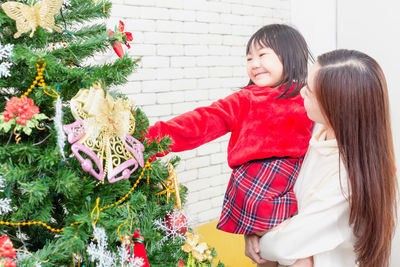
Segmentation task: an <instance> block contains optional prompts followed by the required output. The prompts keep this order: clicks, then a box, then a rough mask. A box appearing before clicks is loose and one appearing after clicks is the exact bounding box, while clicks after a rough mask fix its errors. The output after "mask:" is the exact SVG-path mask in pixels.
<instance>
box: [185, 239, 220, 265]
mask: <svg viewBox="0 0 400 267" xmlns="http://www.w3.org/2000/svg"><path fill="white" fill-rule="evenodd" d="M199 239H200V237H199V235H197V234H193V233H189V232H187V233H186V243H185V244H184V245H183V246H182V247H181V248H182V250H183V251H185V252H186V253H191V254H192V255H193V258H195V259H196V260H198V261H199V262H202V261H204V260H208V261H211V260H212V259H213V257H212V255H211V250H210V249H209V248H208V246H207V243H206V242H202V243H200V244H198V243H199Z"/></svg>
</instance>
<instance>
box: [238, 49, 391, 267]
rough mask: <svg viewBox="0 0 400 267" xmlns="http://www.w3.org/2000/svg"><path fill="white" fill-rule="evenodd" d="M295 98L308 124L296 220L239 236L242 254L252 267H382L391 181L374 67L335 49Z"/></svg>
mask: <svg viewBox="0 0 400 267" xmlns="http://www.w3.org/2000/svg"><path fill="white" fill-rule="evenodd" d="M301 94H302V96H303V98H304V106H305V108H306V110H307V115H308V116H309V118H310V119H311V120H313V121H314V122H316V126H315V129H314V134H313V137H312V138H311V140H310V146H309V149H308V152H307V155H306V158H305V159H304V163H303V166H302V168H301V170H300V173H299V177H298V179H297V182H296V184H295V187H294V192H295V195H296V197H297V199H298V205H299V211H298V214H297V215H295V216H293V217H292V218H290V219H289V220H287V221H285V222H284V223H283V224H281V225H279V226H277V227H276V228H274V229H272V230H271V231H270V232H268V233H267V234H265V235H264V236H263V237H262V238H261V239H259V238H258V237H257V236H255V235H248V236H246V237H245V240H246V255H247V256H248V257H250V258H252V259H253V260H254V261H256V262H257V263H259V264H260V266H275V265H276V264H275V263H274V262H279V263H280V264H283V265H287V266H296V267H298V266H315V267H329V266H335V267H336V266H340V267H347V266H349V267H350V266H351V267H353V266H355V265H356V264H359V265H360V266H362V267H377V266H379V267H388V266H389V260H390V249H391V242H392V237H393V233H394V228H395V217H396V197H397V180H396V175H395V167H394V151H393V141H392V135H391V126H390V115H389V103H388V94H387V86H386V81H385V77H384V75H383V72H382V70H381V68H380V67H379V65H378V64H377V62H376V61H375V60H374V59H372V58H371V57H369V56H368V55H365V54H363V53H361V52H358V51H353V50H335V51H332V52H329V53H326V54H323V55H321V56H320V57H318V60H317V62H316V63H315V64H314V66H313V67H312V69H311V72H310V74H309V76H308V84H307V86H305V87H304V88H303V89H302V91H301ZM262 258H264V259H267V260H268V261H266V260H263V259H262Z"/></svg>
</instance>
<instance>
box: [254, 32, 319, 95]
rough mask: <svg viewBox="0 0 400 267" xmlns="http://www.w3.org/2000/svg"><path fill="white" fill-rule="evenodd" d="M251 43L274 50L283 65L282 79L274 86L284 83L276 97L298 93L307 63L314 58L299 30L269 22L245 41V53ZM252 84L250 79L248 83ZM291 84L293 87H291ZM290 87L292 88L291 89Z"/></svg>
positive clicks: (305, 77)
mask: <svg viewBox="0 0 400 267" xmlns="http://www.w3.org/2000/svg"><path fill="white" fill-rule="evenodd" d="M253 45H259V46H260V47H268V48H271V49H272V50H274V52H275V53H276V55H277V56H278V57H279V59H280V60H281V62H282V65H283V76H282V79H281V80H280V81H279V82H278V84H276V85H275V86H276V87H278V86H282V85H283V84H286V86H285V88H284V90H282V93H281V94H280V95H279V96H278V97H277V98H289V97H293V96H296V95H298V94H299V92H300V89H301V88H302V87H303V85H304V84H305V83H306V79H307V63H308V59H309V58H310V59H311V60H312V61H314V58H313V56H312V54H311V52H310V50H309V48H308V46H307V43H306V41H305V40H304V37H303V36H302V35H301V33H300V32H299V31H297V30H296V29H294V28H293V27H291V26H289V25H285V24H270V25H266V26H264V27H262V28H261V29H259V30H258V31H257V32H256V33H254V34H253V36H251V38H250V40H249V41H248V42H247V47H246V55H248V54H249V52H250V49H251V48H252V46H253ZM251 84H254V83H253V81H252V80H250V81H249V84H248V85H251ZM292 84H294V87H293V88H292V86H293V85H292ZM291 88H292V89H291Z"/></svg>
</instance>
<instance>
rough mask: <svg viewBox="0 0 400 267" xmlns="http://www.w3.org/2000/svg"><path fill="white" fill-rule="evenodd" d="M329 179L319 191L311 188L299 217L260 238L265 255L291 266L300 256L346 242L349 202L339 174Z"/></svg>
mask: <svg viewBox="0 0 400 267" xmlns="http://www.w3.org/2000/svg"><path fill="white" fill-rule="evenodd" d="M328 178H329V179H328V182H326V183H325V184H324V185H323V186H322V187H319V188H318V190H317V191H314V192H313V190H312V189H310V194H309V195H308V196H307V199H306V201H307V203H305V204H304V203H303V206H302V207H301V208H300V209H299V213H298V214H297V215H296V216H294V217H292V218H290V219H289V220H288V221H287V223H284V224H281V225H278V226H277V227H276V228H274V229H273V230H272V231H269V232H268V233H267V234H265V235H264V236H263V237H262V238H261V239H260V256H261V257H262V258H264V259H267V260H270V261H278V262H279V263H280V264H282V265H291V264H294V263H295V262H296V260H298V259H303V258H307V257H310V256H313V255H317V254H319V253H323V252H326V251H330V250H333V249H334V248H336V247H337V246H339V245H340V244H341V243H343V242H344V240H345V236H346V235H347V234H348V233H349V232H351V227H350V226H349V225H348V216H349V215H348V214H349V204H348V202H347V200H346V198H345V197H344V196H343V192H342V189H341V187H340V185H339V182H338V181H336V180H338V179H337V176H333V177H328ZM342 179H346V177H342ZM344 190H345V189H344Z"/></svg>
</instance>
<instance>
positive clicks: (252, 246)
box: [244, 234, 269, 264]
mask: <svg viewBox="0 0 400 267" xmlns="http://www.w3.org/2000/svg"><path fill="white" fill-rule="evenodd" d="M244 241H245V253H244V254H245V255H246V256H247V257H249V258H250V259H251V260H252V261H254V262H255V263H257V264H265V263H268V262H269V261H267V260H264V259H263V258H261V256H260V237H259V236H257V235H254V234H253V235H244Z"/></svg>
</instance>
